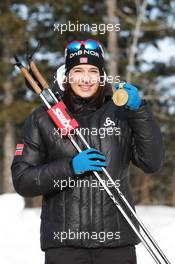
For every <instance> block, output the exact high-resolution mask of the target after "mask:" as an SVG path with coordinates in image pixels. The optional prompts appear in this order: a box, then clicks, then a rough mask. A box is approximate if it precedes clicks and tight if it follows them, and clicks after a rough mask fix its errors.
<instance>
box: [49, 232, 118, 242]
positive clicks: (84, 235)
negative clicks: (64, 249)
mask: <svg viewBox="0 0 175 264" xmlns="http://www.w3.org/2000/svg"><path fill="white" fill-rule="evenodd" d="M53 239H54V240H55V239H58V240H59V241H61V243H62V242H63V241H64V240H67V239H68V240H75V239H80V240H82V239H83V240H89V239H92V240H99V242H101V243H103V242H105V241H106V240H111V239H112V240H113V239H117V240H118V239H120V231H117V232H110V231H109V232H104V231H101V232H95V231H94V232H91V233H90V232H87V231H81V232H78V231H77V232H75V231H71V230H70V229H69V230H68V232H65V231H64V232H53Z"/></svg>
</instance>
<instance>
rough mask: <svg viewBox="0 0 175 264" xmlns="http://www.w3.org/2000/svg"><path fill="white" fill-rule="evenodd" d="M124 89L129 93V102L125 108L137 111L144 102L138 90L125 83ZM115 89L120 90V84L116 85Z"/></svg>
mask: <svg viewBox="0 0 175 264" xmlns="http://www.w3.org/2000/svg"><path fill="white" fill-rule="evenodd" d="M123 87H124V89H125V90H126V92H127V93H128V102H127V103H126V105H125V106H127V107H128V108H129V109H130V110H137V109H138V108H139V107H140V105H141V102H142V100H141V97H140V95H139V91H138V89H137V88H136V87H135V86H134V85H132V84H129V83H125V84H124V86H123ZM115 88H116V90H117V89H119V84H116V85H115Z"/></svg>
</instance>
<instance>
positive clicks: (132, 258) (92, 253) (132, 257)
mask: <svg viewBox="0 0 175 264" xmlns="http://www.w3.org/2000/svg"><path fill="white" fill-rule="evenodd" d="M45 264H137V261H136V252H135V247H134V246H128V247H120V248H98V249H94V248H92V249H88V248H87V249H86V248H74V247H61V248H50V249H48V250H46V252H45Z"/></svg>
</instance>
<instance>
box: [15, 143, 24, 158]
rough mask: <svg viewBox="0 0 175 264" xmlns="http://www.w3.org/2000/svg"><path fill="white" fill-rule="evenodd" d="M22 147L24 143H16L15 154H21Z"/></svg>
mask: <svg viewBox="0 0 175 264" xmlns="http://www.w3.org/2000/svg"><path fill="white" fill-rule="evenodd" d="M23 149H24V144H17V145H16V151H15V156H21V155H22V153H23Z"/></svg>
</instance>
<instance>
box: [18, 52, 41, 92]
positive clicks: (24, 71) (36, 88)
mask: <svg viewBox="0 0 175 264" xmlns="http://www.w3.org/2000/svg"><path fill="white" fill-rule="evenodd" d="M14 58H15V60H16V64H15V65H16V66H17V67H18V68H19V69H20V71H21V73H22V75H23V76H24V78H25V79H26V80H27V81H28V82H29V84H30V85H31V87H32V88H33V90H34V91H35V92H36V93H37V94H40V93H41V92H42V90H41V88H40V87H39V86H38V84H37V83H36V82H35V80H34V79H33V77H32V76H31V74H30V73H29V71H28V70H27V69H26V68H25V67H24V66H23V65H22V63H21V62H20V60H19V59H18V57H17V56H14Z"/></svg>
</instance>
